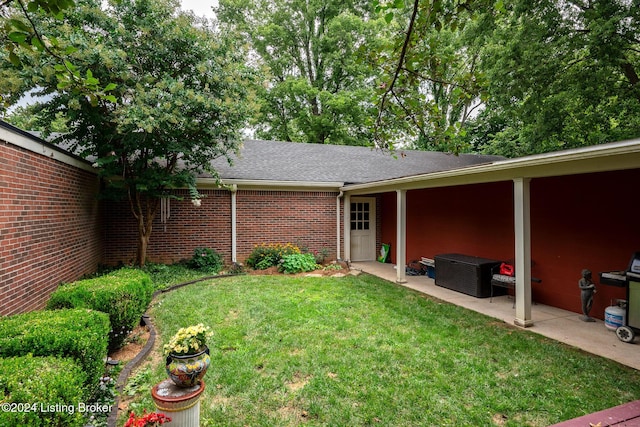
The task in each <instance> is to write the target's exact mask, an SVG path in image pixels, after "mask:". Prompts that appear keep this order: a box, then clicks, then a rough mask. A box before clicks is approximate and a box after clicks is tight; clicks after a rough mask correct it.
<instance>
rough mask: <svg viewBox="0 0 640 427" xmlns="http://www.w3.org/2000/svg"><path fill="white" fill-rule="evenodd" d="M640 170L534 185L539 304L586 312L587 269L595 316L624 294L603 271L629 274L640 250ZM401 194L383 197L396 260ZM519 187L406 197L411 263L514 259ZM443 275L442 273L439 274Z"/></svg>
mask: <svg viewBox="0 0 640 427" xmlns="http://www.w3.org/2000/svg"><path fill="white" fill-rule="evenodd" d="M638 183H640V170H638V169H636V170H631V171H620V172H607V173H596V174H583V175H575V176H567V177H554V178H539V179H534V180H532V182H531V255H532V263H533V265H532V275H533V276H534V277H537V278H540V279H542V283H541V284H533V285H532V290H533V299H534V301H537V302H540V303H543V304H547V305H551V306H556V307H560V308H563V309H566V310H570V311H574V312H580V310H581V309H580V291H579V289H578V280H579V279H580V274H581V270H582V269H583V268H588V269H590V270H591V271H592V272H593V276H594V279H595V281H596V284H598V288H597V289H598V292H597V293H596V295H595V299H594V306H593V308H592V311H591V315H592V316H594V317H598V318H601V319H602V318H603V317H604V309H605V308H606V307H607V306H609V305H610V304H611V300H612V299H616V298H625V297H626V294H625V291H624V289H621V288H616V287H612V286H607V285H600V284H599V282H598V273H599V272H601V271H611V270H616V269H626V267H627V264H628V261H629V259H630V257H631V255H632V253H633V252H635V251H640V228H639V227H638V226H637V221H638V210H637V209H638V208H637V206H639V205H640V202H639V201H637V200H634V199H633V194H637V190H636V186H637V184H638ZM395 203H396V195H395V193H387V194H384V195H383V196H382V202H381V206H380V214H381V215H380V220H381V221H382V241H383V242H385V243H388V242H391V244H392V252H391V255H392V260H393V258H394V257H395V253H394V249H393V248H394V247H395V241H396V236H395V226H396V214H395ZM513 227H514V224H513V184H512V183H511V182H501V183H492V184H478V185H468V186H457V187H446V188H437V189H424V190H414V191H409V192H408V193H407V259H408V260H412V259H419V258H420V257H421V256H426V257H429V258H433V256H435V255H437V254H441V253H451V252H457V253H462V254H467V255H475V256H481V257H485V258H492V259H498V260H509V259H513V257H514V234H513ZM436 274H437V272H436Z"/></svg>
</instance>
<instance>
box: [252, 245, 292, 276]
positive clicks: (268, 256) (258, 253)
mask: <svg viewBox="0 0 640 427" xmlns="http://www.w3.org/2000/svg"><path fill="white" fill-rule="evenodd" d="M299 253H300V248H299V247H298V246H296V245H293V244H291V243H287V244H284V245H283V244H281V243H269V244H265V243H262V244H260V245H256V246H254V248H253V251H252V252H251V254H250V255H249V257H248V258H247V260H246V261H245V262H246V263H247V265H248V266H249V267H251V268H254V269H256V270H266V269H267V268H269V267H276V266H278V264H280V261H281V260H282V257H284V256H286V255H293V254H299Z"/></svg>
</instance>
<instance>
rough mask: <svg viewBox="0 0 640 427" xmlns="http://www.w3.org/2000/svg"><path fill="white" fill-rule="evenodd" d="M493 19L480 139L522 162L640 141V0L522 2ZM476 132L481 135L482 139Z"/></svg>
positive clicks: (488, 19) (489, 20)
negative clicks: (634, 139) (526, 157)
mask: <svg viewBox="0 0 640 427" xmlns="http://www.w3.org/2000/svg"><path fill="white" fill-rule="evenodd" d="M505 5H507V7H505V8H503V9H502V10H501V11H498V12H496V13H492V14H490V15H489V14H487V15H485V17H484V19H485V23H486V24H487V25H485V27H484V29H485V30H486V32H485V34H483V35H481V36H480V37H478V39H477V40H478V41H479V40H482V42H483V43H484V46H483V47H482V62H483V64H482V68H483V69H484V70H485V71H486V73H487V78H486V82H487V91H488V92H489V93H490V95H491V96H490V100H491V101H490V103H489V104H488V107H487V109H486V110H485V112H484V113H483V115H482V116H480V117H479V119H478V121H477V123H476V125H477V126H478V128H484V129H487V128H491V127H492V125H493V126H495V125H498V127H497V128H495V129H493V130H494V133H493V134H490V135H487V136H488V137H489V138H486V136H485V137H483V136H479V137H478V138H477V140H476V141H475V142H474V143H475V144H477V145H479V148H481V149H484V150H485V151H487V152H492V153H498V154H506V155H509V156H518V155H523V154H528V153H536V152H546V151H554V150H558V149H565V148H573V147H579V146H585V145H594V144H600V143H604V142H611V141H617V140H622V139H627V138H632V137H637V136H639V135H640V84H639V80H640V79H639V77H638V73H639V67H640V3H639V2H638V1H631V0H629V1H627V0H588V1H587V0H572V1H551V0H535V1H531V0H526V1H525V0H521V1H516V2H505ZM476 136H478V135H477V134H476Z"/></svg>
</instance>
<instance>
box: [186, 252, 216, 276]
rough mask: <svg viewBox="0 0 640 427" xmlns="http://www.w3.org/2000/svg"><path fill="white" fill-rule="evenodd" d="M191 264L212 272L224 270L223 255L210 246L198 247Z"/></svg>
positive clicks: (193, 266)
mask: <svg viewBox="0 0 640 427" xmlns="http://www.w3.org/2000/svg"><path fill="white" fill-rule="evenodd" d="M189 266H190V267H191V268H195V269H198V270H202V271H205V272H210V273H218V272H219V271H220V270H222V266H223V262H222V256H221V255H220V254H219V253H218V252H216V251H215V249H210V248H196V250H195V251H194V252H193V257H192V258H191V260H190V261H189Z"/></svg>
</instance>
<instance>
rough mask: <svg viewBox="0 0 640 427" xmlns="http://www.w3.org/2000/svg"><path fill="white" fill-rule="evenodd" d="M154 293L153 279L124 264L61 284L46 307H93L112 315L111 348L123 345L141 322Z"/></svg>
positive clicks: (114, 348) (110, 317)
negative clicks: (118, 268)
mask: <svg viewBox="0 0 640 427" xmlns="http://www.w3.org/2000/svg"><path fill="white" fill-rule="evenodd" d="M152 297H153V283H152V282H151V278H150V277H149V275H148V274H147V273H145V272H144V271H142V270H134V269H129V268H123V269H120V270H117V271H114V272H112V273H110V274H107V275H105V276H101V277H96V278H94V279H87V280H81V281H78V282H74V283H70V284H68V285H62V286H60V287H59V288H58V289H57V290H56V291H55V292H54V293H53V294H52V295H51V298H50V299H49V302H48V303H47V308H49V309H58V308H80V307H82V308H90V309H93V310H98V311H102V312H104V313H107V314H108V315H109V320H110V322H111V331H110V332H109V350H116V349H118V348H120V346H121V345H122V343H123V342H124V340H125V338H126V337H127V335H129V332H131V331H132V330H133V328H134V327H135V326H136V325H137V324H138V323H139V322H140V317H141V316H142V315H143V314H144V312H145V311H146V310H147V307H148V305H149V303H150V302H151V298H152Z"/></svg>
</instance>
